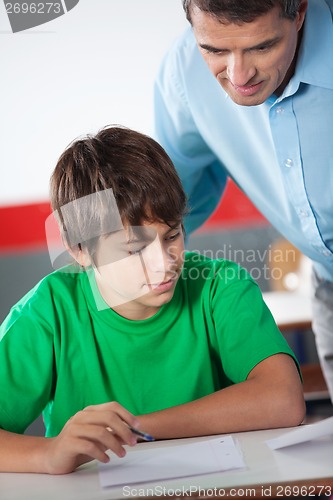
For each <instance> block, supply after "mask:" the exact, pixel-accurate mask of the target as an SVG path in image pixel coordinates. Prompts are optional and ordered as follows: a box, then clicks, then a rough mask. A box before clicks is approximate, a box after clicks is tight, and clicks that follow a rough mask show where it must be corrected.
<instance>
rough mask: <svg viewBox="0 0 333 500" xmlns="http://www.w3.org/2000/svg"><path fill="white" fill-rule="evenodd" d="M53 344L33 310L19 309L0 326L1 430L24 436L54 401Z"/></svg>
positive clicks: (46, 325) (48, 330) (16, 307)
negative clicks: (52, 399)
mask: <svg viewBox="0 0 333 500" xmlns="http://www.w3.org/2000/svg"><path fill="white" fill-rule="evenodd" d="M53 370H54V368H53V341H52V334H51V331H50V329H49V326H48V324H47V322H46V321H45V320H44V319H43V318H42V315H40V314H39V312H38V311H36V309H35V308H34V307H33V306H29V305H26V306H24V307H23V308H22V307H20V305H18V306H15V307H14V308H13V309H12V310H11V312H10V314H9V315H8V317H7V318H6V320H5V321H4V323H3V324H2V325H1V326H0V380H1V384H0V427H1V428H2V429H4V430H7V431H11V432H17V433H23V432H24V431H25V429H26V428H27V427H28V426H29V425H30V424H31V423H32V422H33V421H34V420H35V419H36V418H37V417H38V416H39V415H40V414H41V413H42V411H43V410H44V408H45V406H46V405H47V403H48V402H49V401H50V399H51V392H52V384H53Z"/></svg>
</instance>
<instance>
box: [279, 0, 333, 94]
mask: <svg viewBox="0 0 333 500" xmlns="http://www.w3.org/2000/svg"><path fill="white" fill-rule="evenodd" d="M293 80H296V81H295V82H293ZM296 82H297V87H298V85H299V83H300V82H303V83H307V84H310V85H316V86H319V87H324V88H328V89H333V23H332V12H331V10H330V8H329V6H328V5H327V3H326V1H325V0H309V5H308V10H307V13H306V16H305V22H304V32H303V38H302V42H301V46H300V49H299V53H298V61H297V65H296V70H295V74H294V76H293V78H292V79H291V81H290V84H291V86H293V85H294V83H296ZM289 92H290V89H289Z"/></svg>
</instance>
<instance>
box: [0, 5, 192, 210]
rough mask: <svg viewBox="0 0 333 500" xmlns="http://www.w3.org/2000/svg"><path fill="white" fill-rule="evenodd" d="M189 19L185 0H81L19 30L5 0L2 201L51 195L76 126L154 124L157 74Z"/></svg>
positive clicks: (0, 70)
mask: <svg viewBox="0 0 333 500" xmlns="http://www.w3.org/2000/svg"><path fill="white" fill-rule="evenodd" d="M186 26H187V22H186V19H185V15H184V13H183V10H182V5H181V0H163V1H161V0H80V2H79V3H78V5H77V6H76V7H75V8H73V9H72V10H71V11H69V12H68V13H67V14H65V15H64V16H61V17H59V18H58V19H55V20H54V21H51V22H49V23H47V24H44V25H41V26H38V27H36V28H32V29H30V30H27V31H24V32H20V33H15V34H13V33H12V32H11V28H10V25H9V21H8V18H7V15H6V12H5V8H4V3H3V2H0V75H1V76H0V90H1V92H0V205H12V204H22V203H30V202H38V201H45V200H47V197H48V182H49V177H50V173H51V171H52V170H53V168H54V166H55V163H56V161H57V158H58V157H59V155H60V154H61V153H62V151H63V150H64V148H65V147H66V146H67V145H68V143H69V142H71V141H72V140H73V139H74V138H76V137H77V136H79V135H82V134H85V133H90V132H92V133H94V132H96V131H97V130H98V129H99V128H101V127H102V126H105V125H107V124H111V123H118V124H121V125H126V126H129V127H132V128H134V129H136V130H139V131H142V132H145V133H148V134H149V133H151V132H152V117H153V106H152V104H153V102H152V101H153V97H152V95H153V94H152V87H153V80H154V75H155V74H156V71H157V68H158V65H159V62H160V60H161V57H162V56H163V54H164V53H165V51H166V50H167V48H168V46H169V45H170V44H171V43H172V41H173V40H174V38H175V37H176V36H177V35H178V34H180V33H181V32H182V31H183V29H184V28H185V27H186Z"/></svg>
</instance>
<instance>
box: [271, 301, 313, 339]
mask: <svg viewBox="0 0 333 500" xmlns="http://www.w3.org/2000/svg"><path fill="white" fill-rule="evenodd" d="M263 297H264V300H265V302H266V304H267V306H268V307H269V309H270V311H271V313H272V315H273V317H274V319H275V321H276V324H277V325H278V327H279V328H280V330H287V329H292V328H303V329H305V328H310V327H311V322H312V307H311V298H310V297H309V296H308V295H305V294H301V293H298V292H266V293H264V294H263Z"/></svg>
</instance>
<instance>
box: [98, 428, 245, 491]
mask: <svg viewBox="0 0 333 500" xmlns="http://www.w3.org/2000/svg"><path fill="white" fill-rule="evenodd" d="M127 450H128V451H127V454H126V456H125V457H124V458H118V457H117V456H116V455H114V454H110V456H111V460H110V462H109V463H108V464H99V476H100V482H101V485H102V487H108V486H120V485H123V484H126V485H128V484H134V483H142V482H150V481H159V480H162V479H174V478H179V477H186V476H187V477H188V476H193V475H202V474H209V473H212V472H220V471H226V470H231V469H238V468H243V467H244V461H243V457H242V454H241V452H240V451H239V449H238V448H237V446H236V444H235V442H234V440H233V438H232V437H231V436H222V437H220V438H214V439H208V440H204V441H199V442H197V443H190V444H181V443H179V444H178V443H177V444H175V445H172V446H163V445H161V446H159V447H156V446H155V445H154V446H152V447H151V448H149V447H145V448H144V449H141V448H140V444H139V445H137V446H136V447H135V448H127Z"/></svg>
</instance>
